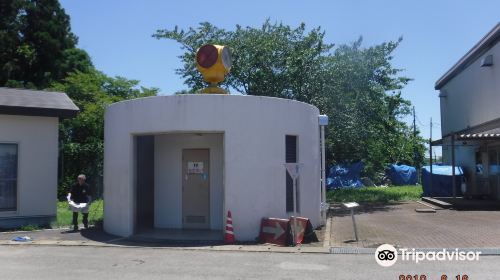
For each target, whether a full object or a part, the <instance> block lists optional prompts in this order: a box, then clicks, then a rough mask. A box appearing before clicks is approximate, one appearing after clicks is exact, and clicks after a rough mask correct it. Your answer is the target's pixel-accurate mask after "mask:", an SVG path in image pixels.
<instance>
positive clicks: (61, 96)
mask: <svg viewBox="0 0 500 280" xmlns="http://www.w3.org/2000/svg"><path fill="white" fill-rule="evenodd" d="M78 111H79V109H78V107H77V106H76V105H75V103H73V101H71V99H70V98H69V97H68V96H67V95H66V93H64V92H52V91H41V90H28V89H13V88H3V87H0V114H3V115H24V116H44V117H60V118H71V117H74V116H75V115H76V113H77V112H78Z"/></svg>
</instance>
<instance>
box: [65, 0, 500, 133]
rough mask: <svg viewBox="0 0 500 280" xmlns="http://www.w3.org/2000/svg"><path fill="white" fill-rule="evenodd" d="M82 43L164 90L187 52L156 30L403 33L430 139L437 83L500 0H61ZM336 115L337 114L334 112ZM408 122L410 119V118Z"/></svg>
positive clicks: (330, 37) (402, 64) (103, 65)
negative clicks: (285, 27) (271, 25)
mask: <svg viewBox="0 0 500 280" xmlns="http://www.w3.org/2000/svg"><path fill="white" fill-rule="evenodd" d="M61 4H62V6H63V7H64V8H65V10H66V12H67V13H68V14H69V15H70V17H71V25H72V30H73V32H74V33H75V34H76V35H77V36H78V37H79V47H80V48H83V49H85V50H86V51H87V52H88V53H89V54H90V56H91V57H92V60H93V62H94V65H95V66H96V67H97V68H98V69H99V70H101V71H103V72H105V73H106V74H108V75H111V76H115V75H119V76H124V77H126V78H129V79H137V80H140V81H141V85H144V86H148V87H152V86H154V87H158V88H160V89H161V93H162V94H171V93H173V92H175V91H177V90H180V89H185V88H186V86H185V85H184V84H183V81H182V79H181V78H180V77H179V76H177V75H176V74H175V69H176V68H179V67H180V66H181V62H180V60H179V59H178V57H177V56H178V55H180V54H181V53H182V52H181V49H180V45H179V44H178V43H176V42H174V41H169V40H156V39H154V38H152V37H151V35H152V34H153V33H155V31H156V30H157V29H164V28H167V29H172V28H173V27H174V26H176V25H177V26H179V27H181V28H188V27H191V26H192V27H195V26H197V25H198V23H199V22H203V21H209V22H211V23H213V24H215V25H217V26H219V27H223V28H227V29H232V28H234V26H235V25H236V24H240V25H242V26H260V25H261V24H262V23H263V22H264V21H265V19H267V18H270V19H271V20H272V21H277V22H283V23H285V24H289V25H292V26H297V25H299V24H300V23H301V22H304V23H306V25H307V26H308V27H310V28H312V27H316V26H321V27H322V28H323V29H324V30H325V31H326V41H327V42H329V43H334V44H336V45H340V44H343V43H350V42H353V41H355V40H356V39H357V38H359V36H363V45H364V46H370V45H374V44H379V43H382V42H384V41H388V40H397V38H398V37H400V36H403V42H402V43H401V45H400V46H399V48H398V49H397V50H396V51H395V53H394V60H393V62H394V65H395V66H396V67H399V68H404V69H405V72H404V75H406V76H408V77H410V78H413V79H414V80H413V81H412V82H411V83H410V84H409V85H408V86H407V87H406V88H405V89H404V90H403V96H404V97H405V98H406V99H409V100H410V101H411V102H412V103H413V105H415V109H416V112H417V118H418V120H417V125H418V126H419V128H420V129H421V131H422V135H423V136H425V137H426V138H427V137H429V119H430V118H431V117H432V119H433V121H435V122H436V125H435V129H434V130H433V138H434V139H437V138H439V136H440V135H441V131H440V126H439V122H440V114H439V99H438V97H437V92H436V91H435V90H434V83H435V81H436V80H437V79H438V78H439V77H440V76H441V75H442V74H443V73H444V72H446V71H447V70H448V69H449V68H450V67H451V66H452V65H453V64H454V63H455V62H457V61H458V59H460V57H462V56H463V55H464V54H465V53H466V52H467V51H468V50H469V49H470V48H472V46H473V45H474V44H475V43H476V42H477V41H479V40H480V39H481V38H482V37H483V36H484V35H485V34H486V33H487V32H488V31H489V30H490V29H491V28H493V27H494V26H495V24H496V23H497V22H498V21H499V20H500V17H499V16H498V11H500V1H493V0H490V1H488V0H476V1H464V0H453V1H452V0H446V1H439V0H435V1H431V0H420V1H409V0H408V1H404V0H379V1H368V0H366V1H358V0H350V1H348V0H345V1H317V0H313V1H295V0H290V1H272V0H267V1H261V0H254V1H218V0H217V1H215V0H213V1H210V0H207V1H165V0H163V1H161V0H148V1H127V0H120V1H118V0H107V1H102V0H100V1H98V0H85V1H75V0H62V1H61ZM331 117H332V118H335V116H331ZM408 121H410V119H408Z"/></svg>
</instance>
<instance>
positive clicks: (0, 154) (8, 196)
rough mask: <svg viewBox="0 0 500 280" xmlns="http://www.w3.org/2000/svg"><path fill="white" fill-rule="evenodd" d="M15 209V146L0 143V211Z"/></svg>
mask: <svg viewBox="0 0 500 280" xmlns="http://www.w3.org/2000/svg"><path fill="white" fill-rule="evenodd" d="M16 208H17V144H3V143H0V211H15V210H16Z"/></svg>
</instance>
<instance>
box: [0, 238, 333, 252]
mask: <svg viewBox="0 0 500 280" xmlns="http://www.w3.org/2000/svg"><path fill="white" fill-rule="evenodd" d="M0 246H6V247H10V246H12V247H15V246H21V247H22V246H74V247H102V248H143V249H168V250H193V251H224V252H271V253H316V254H317V253H320V254H329V253H330V249H329V248H323V247H301V246H299V247H278V246H266V245H214V246H190V247H187V246H186V247H182V246H143V245H139V244H138V245H121V244H108V243H101V242H95V241H75V240H64V241H61V240H34V241H28V242H14V241H10V240H0Z"/></svg>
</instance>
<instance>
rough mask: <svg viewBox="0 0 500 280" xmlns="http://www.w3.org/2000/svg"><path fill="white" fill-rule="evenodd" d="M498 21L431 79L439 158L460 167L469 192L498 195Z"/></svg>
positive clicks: (499, 101)
mask: <svg viewBox="0 0 500 280" xmlns="http://www.w3.org/2000/svg"><path fill="white" fill-rule="evenodd" d="M499 41H500V24H497V25H496V26H495V27H494V28H493V29H492V30H491V31H490V32H489V33H488V34H486V36H484V37H483V38H482V39H481V40H480V41H479V42H478V43H477V44H476V45H475V46H474V47H473V48H472V49H471V50H470V51H469V52H467V53H466V54H465V55H464V56H463V57H462V58H461V59H460V60H459V61H458V62H457V63H456V64H455V65H454V66H453V67H452V68H451V69H450V70H449V71H448V72H446V73H445V74H444V75H443V76H442V77H441V78H440V79H439V80H438V81H437V82H436V85H435V89H436V90H439V97H440V103H441V133H442V135H443V139H441V140H438V141H434V142H433V145H443V161H444V162H446V163H448V164H452V162H454V164H455V165H457V166H462V167H464V173H465V176H466V178H467V186H468V189H467V194H469V195H488V196H490V197H491V198H493V199H496V200H500V169H499V166H500V134H498V133H500V110H499V107H498V104H500V68H499V66H500V60H499V59H500V44H499Z"/></svg>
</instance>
